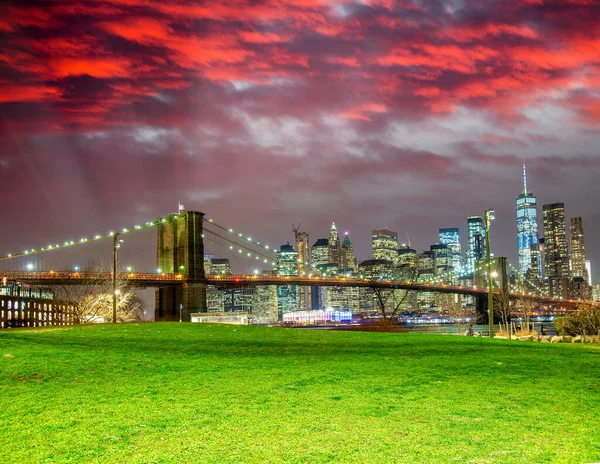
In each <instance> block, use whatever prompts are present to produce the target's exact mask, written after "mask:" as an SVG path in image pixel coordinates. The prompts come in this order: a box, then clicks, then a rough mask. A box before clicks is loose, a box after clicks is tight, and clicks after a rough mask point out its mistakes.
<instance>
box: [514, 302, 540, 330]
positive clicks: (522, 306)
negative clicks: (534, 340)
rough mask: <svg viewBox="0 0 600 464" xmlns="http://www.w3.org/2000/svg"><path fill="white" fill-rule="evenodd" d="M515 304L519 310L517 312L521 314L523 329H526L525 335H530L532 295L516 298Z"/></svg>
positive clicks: (533, 305) (533, 303) (533, 304)
mask: <svg viewBox="0 0 600 464" xmlns="http://www.w3.org/2000/svg"><path fill="white" fill-rule="evenodd" d="M515 303H516V306H517V308H519V311H520V312H522V313H523V316H524V320H523V323H524V325H525V327H527V333H531V315H532V314H533V309H534V308H535V302H534V301H533V295H531V294H529V295H523V296H520V297H519V298H517V300H516V301H515Z"/></svg>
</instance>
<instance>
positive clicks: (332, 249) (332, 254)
mask: <svg viewBox="0 0 600 464" xmlns="http://www.w3.org/2000/svg"><path fill="white" fill-rule="evenodd" d="M340 254H341V247H340V236H339V234H338V231H337V228H336V227H335V222H332V223H331V229H330V230H329V262H330V263H332V264H335V265H336V266H337V267H338V268H339V266H340Z"/></svg>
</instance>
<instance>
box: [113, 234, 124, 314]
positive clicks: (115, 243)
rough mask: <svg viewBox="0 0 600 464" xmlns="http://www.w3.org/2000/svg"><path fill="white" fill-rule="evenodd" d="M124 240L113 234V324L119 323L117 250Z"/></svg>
mask: <svg viewBox="0 0 600 464" xmlns="http://www.w3.org/2000/svg"><path fill="white" fill-rule="evenodd" d="M121 243H123V240H120V239H119V233H118V232H117V233H115V234H113V272H112V287H113V296H112V300H113V301H112V303H113V305H112V306H113V324H116V323H117V250H118V249H119V248H121Z"/></svg>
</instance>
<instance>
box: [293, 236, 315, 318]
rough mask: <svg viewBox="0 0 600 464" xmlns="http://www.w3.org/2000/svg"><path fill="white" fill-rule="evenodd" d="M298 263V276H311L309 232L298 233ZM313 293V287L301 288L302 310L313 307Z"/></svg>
mask: <svg viewBox="0 0 600 464" xmlns="http://www.w3.org/2000/svg"><path fill="white" fill-rule="evenodd" d="M296 261H297V263H298V275H300V276H305V275H308V274H310V271H311V268H310V246H309V241H308V233H307V232H298V231H296ZM312 291H313V288H312V287H306V286H305V287H300V297H299V298H300V308H302V309H310V308H311V307H312Z"/></svg>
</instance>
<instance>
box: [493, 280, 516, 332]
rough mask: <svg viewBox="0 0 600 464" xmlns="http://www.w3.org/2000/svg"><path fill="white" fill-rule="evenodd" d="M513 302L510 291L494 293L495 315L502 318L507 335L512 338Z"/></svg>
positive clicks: (501, 322) (501, 321)
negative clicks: (511, 315) (510, 324)
mask: <svg viewBox="0 0 600 464" xmlns="http://www.w3.org/2000/svg"><path fill="white" fill-rule="evenodd" d="M511 309H512V308H511V303H510V297H509V295H508V292H502V291H501V292H500V293H498V294H494V315H496V316H498V317H499V318H500V324H501V326H502V325H504V327H505V329H506V336H507V337H508V338H510V326H509V323H510V312H511Z"/></svg>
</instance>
